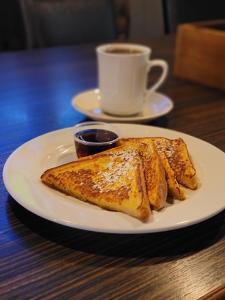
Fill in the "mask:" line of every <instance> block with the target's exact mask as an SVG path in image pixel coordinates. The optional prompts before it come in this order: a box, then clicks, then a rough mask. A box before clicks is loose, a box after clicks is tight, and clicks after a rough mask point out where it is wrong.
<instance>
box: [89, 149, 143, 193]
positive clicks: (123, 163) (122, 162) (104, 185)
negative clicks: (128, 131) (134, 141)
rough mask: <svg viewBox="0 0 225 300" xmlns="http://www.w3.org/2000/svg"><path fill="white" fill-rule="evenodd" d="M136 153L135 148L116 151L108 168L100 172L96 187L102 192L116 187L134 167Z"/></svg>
mask: <svg viewBox="0 0 225 300" xmlns="http://www.w3.org/2000/svg"><path fill="white" fill-rule="evenodd" d="M136 155H137V151H136V150H135V149H128V150H126V151H118V152H116V153H114V154H113V155H112V156H111V157H110V161H109V163H108V164H107V166H106V169H105V170H104V171H101V172H99V173H98V177H97V181H96V182H95V184H94V187H95V188H96V189H98V190H99V192H100V193H102V192H107V191H110V190H113V189H116V188H117V186H118V183H119V181H120V179H121V177H123V176H126V174H128V171H129V170H130V168H132V161H133V159H134V157H135V156H136ZM120 185H121V183H120Z"/></svg>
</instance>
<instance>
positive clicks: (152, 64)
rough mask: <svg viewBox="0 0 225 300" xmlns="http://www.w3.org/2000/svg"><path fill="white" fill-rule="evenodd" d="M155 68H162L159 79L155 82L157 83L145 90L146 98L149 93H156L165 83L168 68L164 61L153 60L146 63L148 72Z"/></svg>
mask: <svg viewBox="0 0 225 300" xmlns="http://www.w3.org/2000/svg"><path fill="white" fill-rule="evenodd" d="M155 66H157V67H161V68H162V74H161V76H160V77H159V79H158V80H157V82H156V83H155V84H153V86H152V87H150V88H149V89H147V90H146V96H147V95H148V94H149V93H151V92H154V91H156V90H157V89H158V88H159V87H160V85H161V84H162V83H163V82H164V81H165V79H166V77H167V75H168V70H169V66H168V63H167V62H166V61H165V60H162V59H153V60H150V61H148V72H149V71H151V68H152V67H155Z"/></svg>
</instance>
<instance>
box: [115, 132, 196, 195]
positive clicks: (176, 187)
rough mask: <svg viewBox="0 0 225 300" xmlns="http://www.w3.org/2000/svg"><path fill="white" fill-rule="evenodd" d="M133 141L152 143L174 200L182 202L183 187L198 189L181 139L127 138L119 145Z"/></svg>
mask: <svg viewBox="0 0 225 300" xmlns="http://www.w3.org/2000/svg"><path fill="white" fill-rule="evenodd" d="M133 141H136V142H138V143H141V142H145V143H151V142H153V143H154V145H155V147H156V150H157V152H158V154H159V157H160V159H161V161H162V164H163V167H164V169H165V172H166V178H167V184H168V190H169V193H170V194H171V195H172V196H173V197H174V198H175V199H178V200H184V199H185V198H186V195H185V191H184V188H183V186H185V187H187V188H190V189H196V188H197V187H198V181H197V176H196V170H195V168H194V166H193V163H192V161H191V159H190V155H189V153H188V149H187V145H186V144H185V142H184V141H183V139H181V138H179V139H173V140H172V139H168V138H164V137H146V138H127V139H121V140H120V141H119V144H120V145H123V144H127V143H131V142H133ZM182 185H183V186H182Z"/></svg>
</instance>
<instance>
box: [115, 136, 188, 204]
mask: <svg viewBox="0 0 225 300" xmlns="http://www.w3.org/2000/svg"><path fill="white" fill-rule="evenodd" d="M166 140H167V139H164V138H149V137H146V138H145V137H144V138H126V139H125V138H124V139H120V140H119V144H120V145H124V144H126V143H130V142H132V141H133V142H136V143H147V144H149V143H150V144H151V143H154V146H155V148H156V150H157V152H158V155H159V157H160V159H161V163H162V165H163V167H164V170H165V174H166V181H167V185H168V193H169V194H170V195H172V196H173V197H174V198H175V199H178V200H184V199H185V198H186V196H185V191H184V189H183V188H182V187H181V186H180V184H179V183H178V181H177V179H176V176H175V172H174V170H173V169H172V167H171V165H170V163H169V160H168V158H167V156H166V153H165V149H166Z"/></svg>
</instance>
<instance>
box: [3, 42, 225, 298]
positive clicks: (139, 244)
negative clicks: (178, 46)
mask: <svg viewBox="0 0 225 300" xmlns="http://www.w3.org/2000/svg"><path fill="white" fill-rule="evenodd" d="M145 43H146V44H149V45H151V46H152V48H153V57H159V58H165V59H166V60H168V62H169V64H170V67H171V68H170V76H169V79H168V80H167V82H166V83H165V84H164V86H163V87H162V88H161V91H162V92H164V93H166V94H167V95H169V96H170V97H171V98H172V99H173V101H174V103H175V107H174V110H173V111H172V112H171V113H170V114H169V115H167V116H165V117H162V118H160V119H158V120H155V121H153V122H151V123H149V124H151V125H155V126H161V127H167V128H170V129H176V130H179V131H182V132H185V133H188V134H191V135H194V136H196V137H198V138H201V139H203V140H206V141H208V142H210V143H212V144H213V145H215V146H217V147H218V148H220V149H221V150H223V151H225V94H224V92H222V91H219V90H214V89H210V88H207V87H203V86H200V85H198V84H194V83H190V82H187V81H183V80H179V79H175V78H174V77H173V75H172V68H173V59H174V57H173V55H174V37H165V38H162V39H157V40H152V41H148V42H145ZM152 76H153V77H155V76H157V71H156V70H155V71H153V75H152ZM96 86H97V76H96V60H95V51H94V47H93V45H87V46H75V47H68V48H57V49H46V50H32V51H27V52H26V51H24V52H23V51H21V52H14V53H13V52H12V53H2V54H0V104H1V131H0V141H1V143H0V165H1V169H2V168H3V165H4V163H5V161H6V159H7V157H8V156H9V154H10V153H12V152H13V151H14V150H15V149H16V148H17V147H18V146H20V145H21V144H23V143H24V142H26V141H28V140H30V139H32V138H34V137H36V136H39V135H40V134H43V133H46V132H49V131H52V130H56V129H59V128H64V127H69V126H72V125H74V124H76V123H78V122H81V121H84V120H85V119H86V118H85V116H84V115H82V114H80V113H78V112H76V111H74V110H73V108H72V106H71V104H70V101H71V98H72V96H73V95H74V94H76V93H78V92H81V91H83V90H86V89H90V88H93V87H96ZM25 167H26V166H24V168H25ZM215 176H216V174H215ZM0 191H1V202H0V295H1V296H0V298H1V299H199V298H200V297H203V296H204V299H207V298H210V297H211V296H212V295H215V293H216V294H217V295H220V296H218V297H221V298H220V299H222V298H223V297H225V254H224V253H225V236H224V234H225V218H224V217H225V212H224V211H223V212H222V213H220V214H219V215H217V216H215V217H213V218H211V219H209V220H207V221H205V222H203V223H201V224H198V225H194V226H191V227H189V228H184V229H180V230H176V231H171V232H164V233H155V234H146V235H113V234H101V233H93V232H86V231H82V230H77V229H71V228H68V227H64V226H61V225H57V224H55V223H52V222H50V221H47V220H44V219H42V218H40V217H38V216H36V215H34V214H32V213H30V212H29V211H27V210H26V209H24V208H23V207H21V206H20V205H19V204H17V202H16V201H15V200H14V199H13V198H12V197H11V196H9V194H8V193H7V191H6V189H5V187H4V185H3V182H2V179H1V185H0ZM218 193H219V191H218ZM212 201H213V199H212ZM208 293H209V294H208ZM210 293H211V294H210ZM207 294H208V296H205V295H207ZM222 295H223V296H222ZM213 297H214V296H213ZM210 299H214V298H210ZM217 299H219V298H217Z"/></svg>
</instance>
